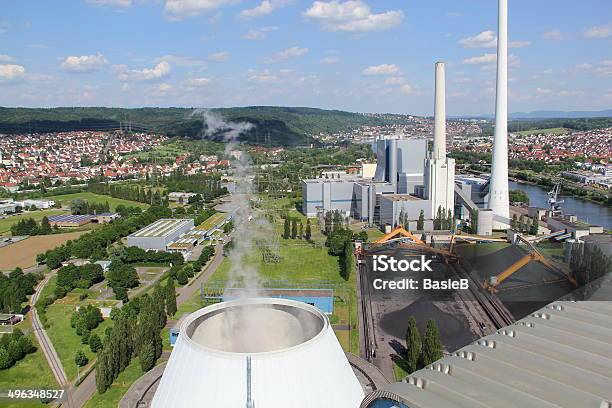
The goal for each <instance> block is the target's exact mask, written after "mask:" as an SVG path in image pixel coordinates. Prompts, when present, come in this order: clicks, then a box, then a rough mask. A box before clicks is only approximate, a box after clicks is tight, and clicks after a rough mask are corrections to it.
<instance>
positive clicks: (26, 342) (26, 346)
mask: <svg viewBox="0 0 612 408" xmlns="http://www.w3.org/2000/svg"><path fill="white" fill-rule="evenodd" d="M19 347H21V351H22V352H23V354H24V355H26V354H30V353H33V352H35V351H36V347H35V346H34V344H33V343H32V340H31V339H30V338H29V337H26V336H21V337H20V338H19Z"/></svg>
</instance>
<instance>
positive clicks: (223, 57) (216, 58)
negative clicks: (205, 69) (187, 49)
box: [208, 51, 230, 62]
mask: <svg viewBox="0 0 612 408" xmlns="http://www.w3.org/2000/svg"><path fill="white" fill-rule="evenodd" d="M229 58H230V53H229V52H227V51H221V52H214V53H212V54H208V60H209V61H212V62H225V61H227V60H229Z"/></svg>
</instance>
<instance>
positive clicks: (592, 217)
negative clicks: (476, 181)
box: [509, 180, 612, 231]
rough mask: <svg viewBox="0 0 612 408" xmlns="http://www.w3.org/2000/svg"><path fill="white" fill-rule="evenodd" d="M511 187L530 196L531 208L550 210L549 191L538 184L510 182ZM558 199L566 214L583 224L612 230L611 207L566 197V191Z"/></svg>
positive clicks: (580, 198) (579, 198)
mask: <svg viewBox="0 0 612 408" xmlns="http://www.w3.org/2000/svg"><path fill="white" fill-rule="evenodd" d="M509 187H510V189H511V190H520V191H523V192H525V193H526V194H527V195H528V196H529V201H530V205H531V206H534V207H542V208H548V189H545V188H543V187H541V186H539V185H537V184H533V183H525V182H518V181H515V180H510V181H509ZM558 199H559V200H562V202H561V203H560V204H561V208H562V210H563V212H564V213H565V214H574V215H576V216H577V217H578V219H579V220H581V221H583V222H586V223H589V224H594V225H601V226H602V227H604V229H606V230H608V231H609V230H612V208H610V207H609V206H606V205H603V204H601V203H599V202H596V201H587V200H584V199H582V197H573V196H569V195H565V191H564V190H562V191H561V195H560V196H559V197H558Z"/></svg>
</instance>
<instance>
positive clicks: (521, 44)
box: [508, 41, 531, 48]
mask: <svg viewBox="0 0 612 408" xmlns="http://www.w3.org/2000/svg"><path fill="white" fill-rule="evenodd" d="M530 45H531V41H510V42H509V43H508V48H524V47H529V46H530Z"/></svg>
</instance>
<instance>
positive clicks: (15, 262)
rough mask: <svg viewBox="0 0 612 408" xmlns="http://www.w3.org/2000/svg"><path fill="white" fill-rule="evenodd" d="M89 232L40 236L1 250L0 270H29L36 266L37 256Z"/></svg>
mask: <svg viewBox="0 0 612 408" xmlns="http://www.w3.org/2000/svg"><path fill="white" fill-rule="evenodd" d="M86 232H87V231H77V232H68V233H65V234H53V235H39V236H34V237H30V238H28V239H24V240H23V241H19V242H17V243H15V244H11V245H7V246H5V247H2V248H0V270H12V269H15V268H16V267H20V268H23V269H25V268H29V267H31V266H34V265H35V264H36V255H38V254H40V253H42V252H45V251H47V250H49V249H53V248H55V247H57V246H59V245H61V244H63V243H64V242H66V241H69V240H71V239H75V238H77V237H79V236H80V235H82V234H84V233H86Z"/></svg>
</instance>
